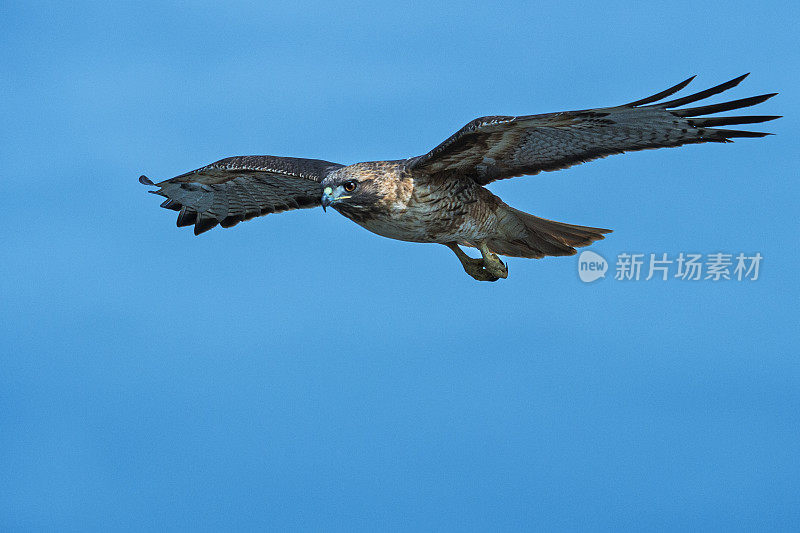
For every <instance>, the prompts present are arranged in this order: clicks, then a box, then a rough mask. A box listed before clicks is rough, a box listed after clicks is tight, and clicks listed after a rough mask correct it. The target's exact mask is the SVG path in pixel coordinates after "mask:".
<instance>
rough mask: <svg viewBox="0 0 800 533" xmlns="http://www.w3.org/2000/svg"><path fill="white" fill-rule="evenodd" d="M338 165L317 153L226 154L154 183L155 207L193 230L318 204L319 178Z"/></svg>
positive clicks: (339, 166)
mask: <svg viewBox="0 0 800 533" xmlns="http://www.w3.org/2000/svg"><path fill="white" fill-rule="evenodd" d="M342 166H343V165H339V164H337V163H331V162H329V161H322V160H319V159H298V158H294V157H274V156H268V155H249V156H237V157H229V158H227V159H221V160H220V161H217V162H216V163H211V164H210V165H207V166H205V167H202V168H198V169H197V170H193V171H191V172H187V173H186V174H181V175H180V176H176V177H174V178H172V179H168V180H166V181H162V182H160V183H153V182H152V181H151V180H150V179H149V178H147V177H146V176H142V177H141V178H139V181H140V182H142V183H144V184H145V185H153V186H156V187H159V189H158V190H157V191H150V192H152V193H154V194H160V195H161V196H164V197H165V198H166V200H165V201H164V202H163V203H162V204H161V207H164V208H167V209H172V210H174V211H178V212H179V213H178V226H190V225H192V224H194V233H195V235H199V234H201V233H203V232H204V231H208V230H210V229H211V228H213V227H214V226H216V225H217V224H220V225H221V226H222V227H223V228H228V227H231V226H234V225H236V224H238V223H239V222H241V221H243V220H250V219H251V218H253V217H257V216H261V215H266V214H269V213H280V212H281V211H288V210H290V209H305V208H308V207H316V206H318V205H321V199H322V187H321V186H320V182H321V181H322V180H323V179H324V178H325V176H327V175H328V173H330V172H331V171H333V170H336V169H337V168H341V167H342Z"/></svg>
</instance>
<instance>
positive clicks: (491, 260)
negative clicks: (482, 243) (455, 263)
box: [445, 243, 508, 281]
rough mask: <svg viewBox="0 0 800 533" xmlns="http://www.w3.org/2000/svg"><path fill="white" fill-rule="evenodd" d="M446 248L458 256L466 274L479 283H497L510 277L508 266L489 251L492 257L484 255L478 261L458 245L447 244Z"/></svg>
mask: <svg viewBox="0 0 800 533" xmlns="http://www.w3.org/2000/svg"><path fill="white" fill-rule="evenodd" d="M445 246H447V247H448V248H450V249H451V250H453V252H454V253H455V254H456V257H458V260H459V261H461V266H463V267H464V272H466V273H467V274H469V275H470V276H472V278H474V279H476V280H478V281H497V280H498V279H500V278H506V277H508V269H507V268H506V265H505V264H503V262H502V261H500V259H499V258H498V257H497V256H496V255H495V254H492V253H491V252H489V251H488V250H487V252H486V253H488V254H491V257H488V256H487V255H486V254H483V257H480V258H477V259H476V258H473V257H470V256H468V255H467V254H465V253H464V251H463V250H462V249H461V248H459V247H458V245H457V244H456V243H446V244H445Z"/></svg>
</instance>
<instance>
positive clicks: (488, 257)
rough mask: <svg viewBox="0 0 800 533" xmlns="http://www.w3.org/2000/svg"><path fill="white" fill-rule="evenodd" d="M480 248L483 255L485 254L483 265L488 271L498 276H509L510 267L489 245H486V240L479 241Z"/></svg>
mask: <svg viewBox="0 0 800 533" xmlns="http://www.w3.org/2000/svg"><path fill="white" fill-rule="evenodd" d="M478 250H480V251H481V255H482V256H483V267H484V268H485V269H486V272H488V273H489V274H491V275H492V276H496V277H498V278H503V279H505V278H507V277H508V267H507V266H506V264H505V263H503V262H502V261H501V260H500V258H499V257H497V255H496V254H493V253H492V252H490V251H489V247H488V246H486V241H481V242H479V243H478Z"/></svg>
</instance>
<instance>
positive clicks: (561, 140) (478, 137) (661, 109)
mask: <svg viewBox="0 0 800 533" xmlns="http://www.w3.org/2000/svg"><path fill="white" fill-rule="evenodd" d="M745 77H747V74H745V75H744V76H739V77H738V78H735V79H733V80H731V81H729V82H726V83H723V84H721V85H717V86H716V87H712V88H710V89H706V90H705V91H701V92H699V93H695V94H692V95H689V96H684V97H683V98H678V99H675V100H670V101H667V102H659V101H660V100H663V99H664V98H666V97H668V96H670V95H672V94H674V93H676V92H678V91H679V90H681V89H683V88H684V87H685V86H686V85H688V84H689V82H690V81H692V80H693V79H694V76H692V77H691V78H689V79H688V80H685V81H682V82H681V83H679V84H677V85H675V86H674V87H670V88H669V89H667V90H665V91H662V92H660V93H658V94H654V95H653V96H650V97H648V98H643V99H641V100H637V101H635V102H631V103H629V104H624V105H620V106H616V107H605V108H598V109H587V110H583V111H565V112H561V113H547V114H542V115H528V116H520V117H503V116H495V117H482V118H477V119H475V120H473V121H472V122H470V123H469V124H467V125H466V126H464V127H463V128H461V129H460V130H459V131H458V132H456V133H455V134H454V135H452V136H451V137H450V138H449V139H447V140H446V141H444V142H443V143H442V144H440V145H439V146H437V147H436V148H434V149H433V150H431V151H430V152H428V153H427V154H425V155H421V156H418V157H414V158H411V159H408V160H407V163H406V164H407V165H408V166H410V167H412V168H415V169H417V170H421V171H424V172H428V173H429V174H439V173H442V174H447V175H449V176H458V177H463V178H468V179H472V180H474V181H476V182H478V183H479V184H481V185H485V184H487V183H490V182H492V181H495V180H499V179H505V178H512V177H514V176H521V175H524V174H538V173H539V172H542V171H546V170H558V169H562V168H566V167H569V166H572V165H577V164H579V163H584V162H586V161H590V160H592V159H597V158H600V157H605V156H607V155H611V154H620V153H623V152H626V151H632V150H644V149H647V148H662V147H669V146H681V145H683V144H691V143H703V142H730V139H732V138H734V137H763V136H765V135H769V134H768V133H761V132H755V131H739V130H730V129H718V128H715V126H727V125H731V124H752V123H757V122H765V121H767V120H773V119H776V118H780V117H778V116H737V117H707V118H703V115H710V114H714V113H720V112H723V111H729V110H732V109H740V108H743V107H749V106H752V105H755V104H759V103H761V102H763V101H764V100H767V99H768V98H771V97H773V96H775V94H777V93H772V94H763V95H760V96H753V97H750V98H743V99H741V100H733V101H730V102H724V103H720V104H711V105H705V106H701V107H691V108H682V109H676V108H678V107H679V106H683V105H686V104H690V103H692V102H696V101H698V100H702V99H704V98H708V97H709V96H713V95H715V94H719V93H721V92H723V91H726V90H728V89H730V88H732V87H735V86H736V85H738V84H739V82H741V81H742V80H743V79H744V78H745Z"/></svg>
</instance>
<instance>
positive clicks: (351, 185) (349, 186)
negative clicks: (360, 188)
mask: <svg viewBox="0 0 800 533" xmlns="http://www.w3.org/2000/svg"><path fill="white" fill-rule="evenodd" d="M356 185H357V183H356V182H355V181H352V180H351V181H345V182H344V190H345V191H347V192H353V191H354V190H356Z"/></svg>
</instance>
